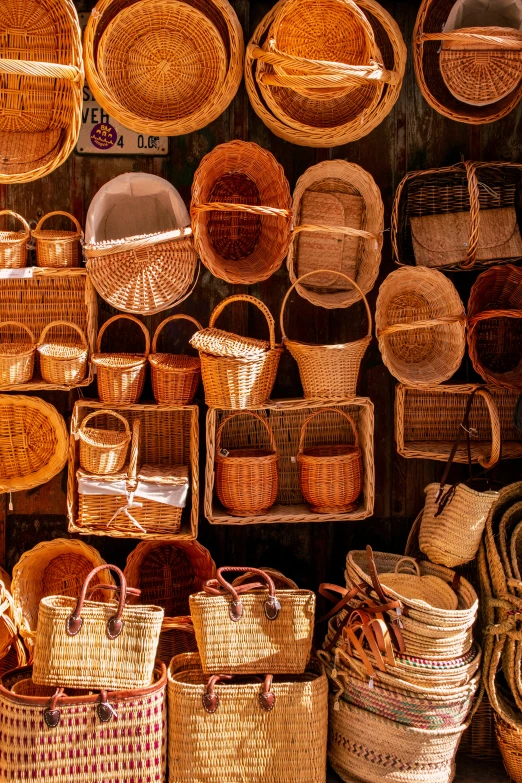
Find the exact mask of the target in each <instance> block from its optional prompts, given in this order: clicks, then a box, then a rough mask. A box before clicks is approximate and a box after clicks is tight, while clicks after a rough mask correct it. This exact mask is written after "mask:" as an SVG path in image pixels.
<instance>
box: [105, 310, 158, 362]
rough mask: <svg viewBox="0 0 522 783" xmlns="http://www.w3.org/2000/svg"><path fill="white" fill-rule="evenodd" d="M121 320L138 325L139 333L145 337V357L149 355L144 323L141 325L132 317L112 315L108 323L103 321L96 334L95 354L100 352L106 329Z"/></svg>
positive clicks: (147, 334)
mask: <svg viewBox="0 0 522 783" xmlns="http://www.w3.org/2000/svg"><path fill="white" fill-rule="evenodd" d="M122 319H126V320H127V321H132V322H133V323H135V324H138V326H139V327H140V329H141V331H142V332H143V336H144V337H145V354H144V355H145V356H146V357H147V356H148V355H149V353H150V334H149V330H148V329H147V327H146V326H145V324H144V323H142V322H141V321H140V320H139V319H138V318H135V317H134V316H133V315H113V316H112V318H109V320H108V321H105V323H104V324H103V326H102V328H101V329H100V331H99V332H98V338H97V340H96V351H97V353H100V352H101V344H102V339H103V335H104V334H105V331H106V330H107V329H108V327H109V326H110V325H111V324H113V323H115V322H116V321H120V320H122Z"/></svg>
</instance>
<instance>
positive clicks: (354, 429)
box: [297, 408, 359, 454]
mask: <svg viewBox="0 0 522 783" xmlns="http://www.w3.org/2000/svg"><path fill="white" fill-rule="evenodd" d="M330 412H331V413H338V414H339V415H340V416H343V417H344V418H345V419H346V421H347V422H348V423H349V425H350V428H351V430H352V432H353V435H354V438H355V448H359V433H358V431H357V427H356V426H355V422H354V420H353V419H352V417H351V416H349V415H348V413H346V412H345V411H342V410H341V409H340V408H321V409H320V410H318V411H314V412H313V413H311V414H310V416H308V417H307V418H306V419H305V420H304V422H303V425H302V427H301V434H300V435H299V446H298V448H297V451H298V454H301V453H302V451H303V442H304V439H305V434H306V429H307V427H308V425H309V423H310V422H311V421H312V419H315V418H316V417H317V416H319V415H320V414H321V413H330Z"/></svg>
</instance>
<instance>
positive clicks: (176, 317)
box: [151, 313, 203, 353]
mask: <svg viewBox="0 0 522 783" xmlns="http://www.w3.org/2000/svg"><path fill="white" fill-rule="evenodd" d="M171 321H190V322H191V323H193V324H194V326H195V327H196V329H197V330H198V331H201V329H203V327H202V326H201V324H200V323H199V321H196V319H195V318H192V316H191V315H183V314H182V313H178V314H177V315H171V316H169V318H165V320H164V321H162V322H161V323H160V325H159V326H158V328H157V329H156V331H155V332H154V337H153V338H152V348H151V351H152V353H156V346H157V344H158V338H159V336H160V332H162V331H163V329H164V327H165V326H166V325H167V324H168V323H170V322H171Z"/></svg>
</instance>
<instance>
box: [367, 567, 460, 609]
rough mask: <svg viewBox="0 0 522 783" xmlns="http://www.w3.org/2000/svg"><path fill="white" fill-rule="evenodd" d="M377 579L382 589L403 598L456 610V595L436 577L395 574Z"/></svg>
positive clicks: (439, 607)
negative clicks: (385, 588)
mask: <svg viewBox="0 0 522 783" xmlns="http://www.w3.org/2000/svg"><path fill="white" fill-rule="evenodd" d="M379 578H380V581H381V583H382V584H383V585H384V587H388V588H389V589H390V590H393V591H394V592H396V593H397V594H398V595H400V596H402V597H403V598H408V599H410V600H415V601H422V602H423V603H425V604H427V605H428V606H433V607H435V608H436V609H449V610H453V609H457V606H458V598H457V594H456V593H455V592H454V590H452V588H451V587H450V586H449V585H448V584H446V582H443V581H442V579H439V577H438V576H430V575H427V576H419V575H417V574H404V573H397V572H395V573H388V574H380V575H379Z"/></svg>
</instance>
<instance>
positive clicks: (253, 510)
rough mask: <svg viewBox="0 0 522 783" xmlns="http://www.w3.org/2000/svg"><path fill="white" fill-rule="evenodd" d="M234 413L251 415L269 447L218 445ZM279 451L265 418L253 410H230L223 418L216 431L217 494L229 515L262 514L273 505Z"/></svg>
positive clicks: (277, 483) (236, 414) (235, 414)
mask: <svg viewBox="0 0 522 783" xmlns="http://www.w3.org/2000/svg"><path fill="white" fill-rule="evenodd" d="M237 416H252V417H253V418H255V419H257V420H258V421H259V422H260V423H261V424H262V426H263V427H264V429H265V430H266V432H267V434H268V439H269V447H268V448H260V447H258V446H256V447H252V448H242V449H234V448H231V449H224V448H222V447H221V438H222V435H223V430H224V429H225V427H226V425H227V423H228V422H229V421H230V420H231V419H234V418H236V417H237ZM278 463H279V453H278V449H277V445H276V441H275V437H274V433H273V432H272V428H271V427H270V425H269V423H268V421H267V420H266V418H263V417H262V416H260V415H259V414H258V413H254V411H244V412H242V413H233V414H231V415H230V416H227V418H225V419H223V421H222V422H221V424H220V426H219V427H218V430H217V432H216V494H217V496H218V499H219V502H220V503H221V504H222V505H223V506H224V507H225V508H226V509H227V510H228V511H229V513H230V514H232V516H236V517H250V516H259V515H261V514H265V513H266V512H267V511H268V509H269V508H270V507H271V506H273V504H274V503H275V500H276V498H277V492H278V488H279V477H278Z"/></svg>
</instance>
